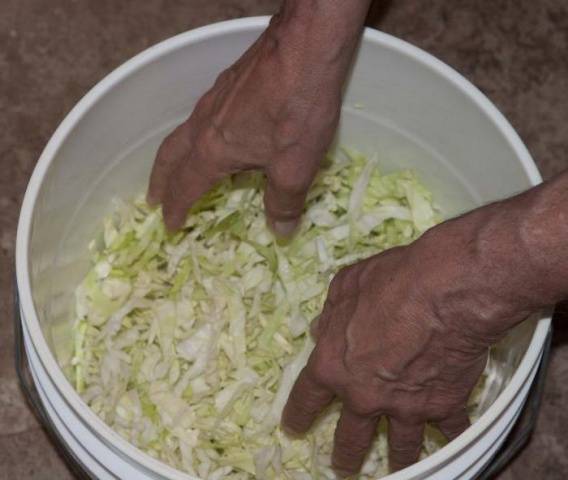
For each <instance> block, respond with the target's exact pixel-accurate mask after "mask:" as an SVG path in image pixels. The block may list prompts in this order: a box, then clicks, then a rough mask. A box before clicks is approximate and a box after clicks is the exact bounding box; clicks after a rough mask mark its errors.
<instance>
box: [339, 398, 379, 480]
mask: <svg viewBox="0 0 568 480" xmlns="http://www.w3.org/2000/svg"><path fill="white" fill-rule="evenodd" d="M377 423H378V418H377V417H362V416H360V415H357V414H355V413H352V412H351V411H350V410H347V409H346V408H343V410H342V412H341V417H340V418H339V422H338V423H337V428H336V429H335V441H334V444H333V454H332V465H333V469H334V470H335V472H336V473H337V474H338V475H340V476H342V477H348V476H351V475H355V474H357V473H358V472H359V471H360V470H361V467H362V465H363V462H364V461H365V457H366V455H367V452H368V451H369V448H370V446H371V444H372V443H373V439H374V438H375V433H376V431H377Z"/></svg>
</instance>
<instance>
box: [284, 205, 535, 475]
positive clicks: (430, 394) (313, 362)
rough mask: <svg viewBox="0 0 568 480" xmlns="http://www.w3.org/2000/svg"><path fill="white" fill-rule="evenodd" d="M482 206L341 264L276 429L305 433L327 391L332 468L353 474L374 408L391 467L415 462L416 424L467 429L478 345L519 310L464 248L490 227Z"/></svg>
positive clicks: (479, 360) (482, 359)
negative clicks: (333, 419)
mask: <svg viewBox="0 0 568 480" xmlns="http://www.w3.org/2000/svg"><path fill="white" fill-rule="evenodd" d="M493 210H495V209H494V208H493V207H490V208H488V209H487V208H486V209H485V210H483V209H480V210H478V211H477V212H475V213H474V214H470V215H468V216H465V217H462V218H459V219H457V220H453V221H450V222H446V223H445V224H442V225H440V226H438V227H434V228H433V229H431V230H430V231H429V232H427V233H426V234H425V235H423V236H422V237H421V238H420V239H419V240H417V241H416V242H414V243H413V244H412V245H410V246H407V247H399V248H395V249H392V250H389V251H386V252H384V253H382V254H380V255H376V256H374V257H371V258H369V259H367V260H364V261H362V262H359V263H357V264H355V265H352V266H350V267H347V268H345V269H343V270H342V271H340V272H339V274H338V275H337V276H336V277H335V278H334V280H333V281H332V283H331V286H330V289H329V295H328V298H327V301H326V303H325V306H324V309H323V312H322V314H321V316H320V319H319V322H318V324H317V326H316V327H315V337H316V339H317V342H316V347H315V349H314V351H313V353H312V355H311V357H310V359H309V361H308V364H307V366H306V367H305V368H304V370H303V371H302V373H301V375H300V377H299V378H298V380H297V382H296V384H295V386H294V388H293V390H292V392H291V395H290V398H289V400H288V403H287V405H286V408H285V409H284V414H283V420H282V422H283V427H284V429H285V430H286V431H289V432H292V433H295V434H301V433H304V432H306V431H307V430H308V429H309V428H310V426H311V425H312V423H313V422H314V420H315V419H316V417H317V416H318V415H319V414H320V413H321V412H322V411H323V410H324V409H325V407H326V406H327V405H328V404H329V403H330V402H331V401H332V400H333V399H334V398H335V397H338V398H339V399H340V400H341V401H342V402H343V408H342V413H341V417H340V420H339V423H338V425H337V429H336V432H335V445H334V451H333V458H332V463H333V467H334V469H335V470H336V471H337V473H339V474H341V475H344V476H348V475H353V474H355V473H357V472H358V471H359V470H360V468H361V466H362V465H363V462H364V459H365V456H366V454H367V451H368V449H369V447H370V445H371V444H372V442H373V439H374V436H375V433H376V429H377V424H378V422H379V419H380V417H381V416H382V415H386V416H387V417H388V422H389V429H388V430H389V431H388V440H389V452H390V453H389V457H390V458H389V460H390V466H391V469H393V470H398V469H401V468H404V467H406V466H409V465H410V464H412V463H414V462H415V461H416V460H417V459H418V456H419V453H420V450H421V447H422V441H423V431H424V426H425V424H426V422H432V423H433V424H435V425H436V426H437V427H438V428H439V429H440V430H441V432H442V433H443V434H445V436H446V437H447V438H448V439H450V440H451V439H453V438H454V437H456V436H458V435H459V434H460V433H461V432H463V431H464V430H465V429H466V428H467V427H468V425H469V419H468V415H467V411H466V405H467V401H468V398H469V396H470V393H471V391H472V389H473V388H474V386H475V384H476V382H477V381H478V379H479V377H480V375H481V373H482V372H483V369H484V366H485V363H486V360H487V355H488V347H489V346H490V345H491V344H492V343H494V342H495V341H496V340H497V339H498V338H500V336H501V335H502V334H503V333H504V332H505V331H506V329H507V328H508V327H509V326H510V325H512V324H514V323H518V322H519V321H521V320H522V319H523V318H525V317H526V315H527V311H526V310H525V309H524V308H522V307H521V306H520V305H518V304H515V302H514V301H513V302H510V301H509V300H508V295H507V294H508V292H504V291H503V287H502V285H504V284H503V283H502V282H501V280H500V279H498V278H497V277H498V276H499V275H495V274H493V275H492V277H488V276H487V273H488V270H486V268H491V264H489V265H486V264H485V263H484V262H485V260H484V257H482V259H481V260H480V257H479V256H477V255H476V251H475V248H474V247H473V245H474V244H475V240H472V238H473V237H472V235H473V234H472V232H475V231H477V230H478V226H477V225H483V224H484V223H485V221H486V220H487V222H490V220H488V217H492V216H493ZM505 213H506V212H505ZM493 246H494V248H495V249H496V250H497V249H498V250H500V251H502V250H507V246H506V245H496V244H494V245H493ZM493 246H492V247H493ZM510 252H511V253H512V254H513V255H514V254H515V250H514V248H511V249H510ZM485 258H489V256H488V257H485ZM503 270H504V271H503V272H501V273H502V274H503V275H505V276H507V271H506V269H505V265H503ZM509 273H512V272H509ZM509 278H512V275H511V277H509ZM492 280H494V281H495V282H497V283H496V284H495V285H493V284H492V283H491V282H492Z"/></svg>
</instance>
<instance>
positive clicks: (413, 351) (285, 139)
mask: <svg viewBox="0 0 568 480" xmlns="http://www.w3.org/2000/svg"><path fill="white" fill-rule="evenodd" d="M284 3H285V5H286V6H287V7H289V10H288V11H286V9H284V14H283V16H282V17H283V18H285V19H286V18H287V19H288V20H286V21H284V22H283V24H285V23H287V24H288V26H289V25H293V31H291V32H287V33H286V34H285V35H279V33H278V29H277V28H276V27H278V23H279V22H280V20H279V18H278V16H276V17H275V20H274V21H273V22H272V23H271V26H270V27H269V28H268V29H267V31H266V32H264V34H263V35H262V36H261V37H260V38H259V39H258V40H257V42H256V43H255V44H254V45H253V46H252V47H251V48H250V49H249V50H248V51H247V52H246V53H245V54H244V55H243V56H242V58H240V59H239V60H238V61H237V62H236V63H235V64H234V65H233V66H232V67H230V68H229V69H228V70H226V71H225V72H223V73H222V74H221V75H220V76H219V78H218V79H217V81H216V83H215V85H214V86H213V87H212V88H211V89H210V90H209V91H208V92H207V93H206V94H205V95H204V96H203V97H202V98H201V99H200V100H199V102H198V103H197V106H196V107H195V109H194V111H193V113H192V114H191V116H190V117H189V118H188V120H186V121H185V122H184V123H183V124H182V125H180V126H179V127H178V128H177V129H176V130H175V131H174V132H173V133H172V134H171V135H169V136H168V137H167V138H166V140H165V141H164V142H163V144H162V145H161V147H160V149H159V151H158V155H157V158H156V161H155V164H154V168H153V170H152V175H151V181H150V187H149V191H148V201H149V202H150V203H152V204H161V205H162V209H163V213H164V220H165V222H166V225H167V226H168V228H169V229H170V230H176V229H178V228H180V227H181V226H182V225H183V223H184V221H185V217H186V214H187V211H188V209H189V208H190V207H191V205H192V204H193V203H194V202H195V201H196V200H197V199H198V198H199V197H200V196H201V195H202V194H204V193H205V192H206V191H208V190H209V189H210V188H211V187H212V186H213V185H214V184H215V183H216V182H218V181H219V180H221V179H222V178H224V177H226V176H228V175H230V174H233V173H236V172H240V171H244V170H251V169H257V170H261V171H263V172H264V173H265V175H266V177H267V184H266V190H265V206H266V214H267V220H268V223H269V225H270V226H271V228H272V229H273V230H274V231H275V232H276V233H278V234H279V235H284V236H288V235H291V234H292V233H293V232H294V231H295V229H296V227H297V225H298V222H299V220H300V217H301V213H302V209H303V204H304V200H305V196H306V193H307V190H308V188H309V186H310V184H311V182H312V180H313V178H314V176H315V174H316V173H317V169H318V167H319V164H320V162H321V160H322V158H323V156H324V154H325V152H326V150H327V148H328V147H329V144H330V142H331V140H332V137H333V135H334V132H335V128H336V126H337V122H338V118H339V111H340V104H341V85H342V83H343V81H344V79H345V75H346V73H347V70H348V66H349V62H350V58H351V56H352V54H353V51H354V48H355V45H356V39H357V35H358V33H357V32H359V31H360V28H361V27H362V18H363V17H364V12H365V11H366V8H367V4H368V2H366V1H363V0H361V1H360V2H346V1H345V2H343V1H339V0H325V2H318V1H316V0H312V1H310V2H306V1H303V0H302V1H299V0H287V1H286V2H284ZM355 7H357V8H355ZM300 9H305V10H303V11H302V12H300ZM357 9H358V10H357ZM310 10H313V12H311V13H310ZM304 19H307V21H304ZM318 19H322V21H321V22H318ZM342 32H343V34H342ZM283 39H289V42H290V43H288V44H287V45H285V42H284V41H283ZM336 40H337V41H336ZM333 46H335V47H336V50H333V48H331V49H330V47H333ZM566 192H568V174H564V175H562V176H559V177H558V178H557V179H556V180H555V181H554V182H551V183H550V184H549V185H544V186H542V187H539V188H537V189H533V190H531V191H529V192H528V193H527V194H525V195H521V196H519V197H517V198H514V199H512V200H510V201H506V202H502V203H500V204H494V205H490V206H487V207H484V208H482V209H478V210H476V211H474V212H473V213H470V214H468V215H466V216H464V217H461V218H458V219H456V220H452V221H450V222H446V223H444V224H442V225H440V226H438V227H435V228H433V229H432V230H430V231H429V232H427V233H426V234H425V235H424V236H423V237H421V238H420V239H419V240H418V241H416V242H415V243H413V244H412V245H410V246H407V247H402V248H397V249H393V250H391V251H388V252H385V253H383V254H381V255H377V256H375V257H372V258H370V259H368V260H365V261H362V262H360V263H357V264H356V265H353V266H351V267H348V268H346V269H344V270H342V271H341V272H340V273H339V274H338V275H337V276H336V278H335V279H334V280H333V282H332V285H331V287H330V292H329V297H328V299H327V302H326V304H325V307H324V310H323V312H322V315H321V317H320V321H319V323H318V325H317V326H316V328H315V333H316V337H317V344H316V348H315V350H314V352H313V354H312V356H311V358H310V360H309V363H308V365H307V366H306V368H305V369H304V370H303V372H302V374H301V376H300V377H299V379H298V381H297V383H296V385H295V387H294V389H293V391H292V394H291V396H290V399H289V402H288V404H287V406H286V408H285V411H284V414H283V427H284V428H285V429H286V430H287V431H289V432H291V433H294V434H301V433H303V432H306V431H307V430H308V429H309V427H310V426H311V424H312V423H313V421H314V419H315V418H316V417H317V416H318V415H319V414H320V413H321V412H322V410H323V409H324V408H325V406H326V405H327V404H329V403H330V402H331V401H332V399H333V398H336V397H337V398H339V399H340V400H341V401H342V402H343V412H342V416H341V420H340V421H339V424H338V427H337V431H336V439H335V447H334V453H333V465H334V468H335V469H336V470H337V472H338V473H340V474H341V475H344V476H346V475H351V474H355V473H356V472H358V471H359V469H360V467H361V464H362V462H363V461H364V457H365V455H366V453H367V450H368V448H369V445H370V443H371V441H372V438H373V435H374V433H375V430H376V425H377V422H378V419H379V417H380V416H382V415H386V416H387V417H388V420H389V445H390V464H391V468H392V469H394V470H398V469H400V468H403V467H405V466H407V465H410V464H411V463H413V462H414V461H416V459H417V458H418V454H419V450H420V447H421V445H422V434H423V429H424V424H425V422H431V423H433V424H435V425H437V426H438V427H439V428H440V430H441V431H442V432H443V433H444V434H445V435H446V436H447V437H448V438H449V439H452V438H454V437H456V436H457V435H459V434H460V433H461V432H462V431H463V430H464V429H465V428H466V427H467V426H468V423H469V421H468V418H467V415H466V409H465V408H466V402H467V399H468V397H469V395H470V392H471V390H472V388H473V387H474V385H475V383H476V382H477V380H478V378H479V375H480V374H481V372H482V370H483V367H484V364H485V361H486V358H487V353H488V347H489V346H490V345H491V344H493V343H494V342H495V341H497V340H498V339H499V338H501V336H502V335H503V334H504V333H505V332H506V330H507V329H508V328H510V327H512V326H513V325H515V324H516V323H518V322H520V321H521V320H522V319H523V318H525V317H526V316H527V315H528V314H529V313H530V312H532V311H535V309H537V308H540V307H542V306H545V305H552V304H553V303H554V302H556V301H558V300H560V299H562V298H566V292H567V290H568V286H567V285H566V284H565V280H564V279H566V278H568V273H567V272H568V264H567V262H568V260H567V259H568V243H566V242H565V238H566V236H567V235H568V231H566V230H567V227H566V225H568V222H566V219H565V218H564V213H563V212H565V211H566V205H567V204H568V198H567V197H568V195H567V193H566Z"/></svg>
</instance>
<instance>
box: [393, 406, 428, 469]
mask: <svg viewBox="0 0 568 480" xmlns="http://www.w3.org/2000/svg"><path fill="white" fill-rule="evenodd" d="M423 436H424V424H423V423H408V422H403V421H400V420H398V419H396V418H393V417H389V429H388V440H389V465H390V468H391V470H392V471H397V470H401V469H403V468H405V467H408V466H410V465H412V464H413V463H414V462H416V460H418V457H419V455H420V449H421V448H422V440H423Z"/></svg>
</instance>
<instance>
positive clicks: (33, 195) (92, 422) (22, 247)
mask: <svg viewBox="0 0 568 480" xmlns="http://www.w3.org/2000/svg"><path fill="white" fill-rule="evenodd" d="M269 18H270V17H267V16H263V17H248V18H241V19H234V20H227V21H223V22H218V23H214V24H211V25H206V26H203V27H200V28H197V29H194V30H190V31H187V32H184V33H181V34H179V35H176V36H174V37H171V38H169V39H166V40H164V41H162V42H160V43H158V44H156V45H154V46H152V47H149V48H148V49H146V50H144V51H143V52H141V53H139V54H138V55H136V56H135V57H133V58H132V59H130V60H128V61H127V62H125V63H124V64H122V65H121V66H119V67H118V68H116V69H115V70H114V71H112V72H111V73H110V74H109V75H107V76H106V77H105V78H103V79H102V80H101V81H100V82H98V83H97V84H96V85H95V86H94V87H93V88H92V89H91V90H90V91H89V92H88V93H87V94H86V95H85V96H84V97H83V98H82V99H81V100H80V101H79V102H78V103H77V104H76V105H75V107H74V108H73V109H72V110H71V111H70V112H69V113H68V115H67V116H66V117H65V119H64V120H63V121H62V122H61V124H60V125H59V126H58V128H57V129H56V131H55V132H54V134H53V135H52V137H51V138H50V140H49V142H48V143H47V145H46V147H45V148H44V150H43V152H42V154H41V156H40V158H39V160H38V162H37V165H36V167H35V169H34V171H33V173H32V176H31V178H30V181H29V183H28V186H27V189H26V193H25V196H24V200H23V203H22V207H21V211H20V216H19V221H18V230H17V237H16V277H17V288H18V292H19V295H20V298H21V310H22V321H23V322H25V324H26V327H27V329H26V330H27V332H28V333H29V335H30V339H31V342H32V344H33V347H34V348H35V350H36V352H37V353H38V357H39V359H40V361H41V363H42V365H43V367H44V369H45V371H46V373H47V375H48V376H49V379H50V380H51V381H52V382H53V384H54V385H55V386H56V388H57V390H58V391H59V393H60V394H61V395H62V397H63V398H64V399H65V401H66V403H67V404H68V405H69V407H70V408H71V409H72V410H73V411H74V413H75V414H76V415H77V416H78V417H79V418H80V420H81V421H82V422H83V423H84V424H86V425H87V426H89V428H90V430H91V431H92V432H93V433H94V434H95V435H97V436H98V437H99V438H101V439H104V440H105V442H107V443H108V444H109V445H110V446H111V447H112V448H114V449H115V450H117V451H119V452H120V453H121V454H122V455H123V456H125V457H127V458H130V459H132V460H134V461H136V462H137V463H138V464H139V465H141V466H143V467H144V468H145V469H147V470H149V471H150V472H152V473H154V474H158V475H162V476H164V477H168V478H170V479H173V480H188V479H192V480H198V479H197V477H194V476H191V475H189V474H186V473H184V472H181V471H180V470H177V469H175V468H173V467H171V466H169V465H167V464H165V463H163V462H162V461H160V460H157V459H155V458H153V457H151V456H150V455H148V454H146V453H144V452H143V451H141V450H140V449H138V448H137V447H135V446H134V445H132V444H131V443H129V442H128V441H127V440H126V439H124V438H123V437H121V436H120V435H119V434H118V433H116V432H115V431H114V430H113V429H112V428H111V427H110V426H108V425H107V424H105V423H104V422H103V420H102V419H100V418H99V417H98V416H97V415H96V414H95V413H94V412H93V411H92V410H91V409H90V407H88V406H87V404H86V403H85V402H84V401H83V400H82V399H81V397H80V396H79V394H78V393H77V392H76V391H75V389H74V388H73V387H72V385H71V384H70V383H69V381H68V380H67V378H66V377H65V376H64V374H63V372H62V370H61V368H60V367H59V365H58V363H57V361H56V359H55V356H54V355H53V353H52V352H51V350H50V349H49V346H48V345H47V342H46V340H45V338H44V336H43V332H42V330H41V327H40V322H39V318H38V315H37V311H36V308H35V305H34V302H33V296H32V287H31V275H30V265H29V262H30V260H29V248H30V239H31V234H32V227H33V213H34V210H35V205H36V201H37V199H38V194H39V192H40V188H41V185H42V181H43V178H44V177H45V175H46V172H47V171H48V169H49V167H50V165H51V163H52V161H53V159H54V158H55V157H56V155H57V153H58V151H59V149H60V147H61V145H62V144H63V143H64V142H65V141H66V139H67V138H68V136H69V134H70V133H71V132H72V130H73V128H74V126H75V125H76V124H77V123H78V122H79V121H80V120H81V119H82V118H83V116H84V115H85V114H86V113H87V112H88V111H89V109H90V108H91V107H92V106H93V105H94V104H95V103H96V102H97V101H98V100H99V99H100V98H101V97H103V96H104V95H106V94H107V93H108V92H109V91H111V90H112V89H113V88H114V87H115V86H116V85H118V84H119V83H121V82H122V81H124V80H125V79H127V78H128V77H129V76H130V75H132V74H133V73H135V72H136V71H138V70H139V69H141V68H143V67H144V66H146V65H148V64H150V63H151V62H153V61H155V60H156V59H158V58H160V57H162V56H165V55H168V54H171V53H172V52H174V51H176V50H178V49H181V48H184V47H185V46H187V45H190V44H193V43H197V42H201V41H204V40H207V39H210V38H214V37H222V36H223V35H225V34H227V33H237V32H243V31H249V32H258V33H259V34H260V32H261V31H262V30H263V29H264V28H265V27H266V26H267V24H268V21H269ZM363 42H365V43H368V44H374V45H377V46H380V47H382V48H388V49H391V50H392V51H395V52H396V53H398V54H401V55H403V56H406V57H408V58H410V59H412V60H414V61H416V62H418V63H420V64H421V65H422V66H423V67H426V68H429V69H430V70H432V71H433V72H435V73H436V74H438V75H440V76H441V77H443V79H444V80H446V81H448V82H449V83H450V84H452V85H453V87H455V88H456V89H457V90H459V91H460V92H461V93H462V94H463V95H465V96H466V97H468V98H469V99H470V100H471V101H472V102H473V103H474V104H475V105H476V106H477V107H478V108H479V109H480V110H481V111H482V112H483V113H484V114H485V115H486V117H487V119H488V120H489V121H491V123H492V124H493V125H494V127H495V128H496V129H497V130H498V131H499V132H500V134H501V135H502V136H503V138H504V139H505V140H506V141H507V143H508V144H509V146H510V147H511V149H512V150H513V151H514V152H515V155H516V157H517V158H518V160H519V163H520V166H521V167H522V169H523V170H524V172H525V174H526V175H527V177H528V179H529V181H530V182H531V184H532V185H537V184H538V183H540V182H541V181H542V177H541V176H540V173H539V172H538V169H537V167H536V165H535V163H534V161H533V159H532V157H531V155H530V153H529V152H528V150H527V148H526V146H525V145H524V144H523V142H522V140H521V139H520V137H519V136H518V134H517V133H516V131H515V130H514V129H513V127H512V126H511V125H510V124H509V122H508V121H507V120H506V119H505V117H504V116H503V115H502V114H501V112H500V111H499V110H498V109H497V108H496V107H495V106H494V105H493V103H491V101H490V100H489V99H488V98H487V97H486V96H485V95H484V94H483V93H482V92H481V91H479V90H478V89H477V88H476V87H475V86H474V85H473V84H472V83H471V82H469V81H468V80H467V79H466V78H464V77H463V76H462V75H461V74H459V73H458V72H457V71H456V70H454V69H453V68H452V67H450V66H448V65H447V64H445V63H443V62H442V61H440V60H438V59H437V58H435V57H434V56H433V55H431V54H429V53H427V52H425V51H424V50H422V49H420V48H418V47H416V46H414V45H411V44H410V43H408V42H406V41H404V40H401V39H399V38H396V37H394V36H391V35H389V34H386V33H383V32H379V31H377V30H372V29H369V28H366V29H365V32H364V36H363ZM550 322H551V319H550V316H544V317H543V318H541V319H540V320H539V321H538V322H537V324H536V326H535V330H534V333H533V335H532V338H531V341H530V343H529V345H528V347H527V350H526V352H525V353H524V355H523V358H522V359H521V361H520V363H519V366H518V367H517V369H516V371H515V373H514V374H513V376H512V378H511V380H510V381H509V384H508V385H507V386H506V387H505V389H504V390H503V391H502V392H501V393H500V394H499V396H498V397H497V399H496V400H495V402H494V403H493V404H492V405H491V406H490V407H489V408H488V409H487V411H486V412H484V413H483V415H481V416H480V418H479V419H478V420H477V421H476V422H475V423H474V424H473V425H472V426H470V427H469V428H468V429H467V430H466V431H465V432H463V433H462V434H461V435H460V436H459V437H457V438H456V439H454V440H453V441H452V442H449V443H448V444H447V445H446V446H444V447H443V448H442V449H440V450H438V451H437V452H435V453H434V454H432V455H430V456H429V457H427V458H425V459H423V460H421V461H419V462H418V463H416V464H414V465H412V466H411V467H408V468H406V469H404V470H402V471H400V472H396V473H393V474H390V475H388V476H387V477H383V478H384V479H388V480H403V479H407V478H412V477H413V476H415V475H418V474H420V473H425V472H429V471H432V470H433V469H435V468H436V466H437V465H443V464H445V463H447V462H449V461H450V460H451V459H452V458H454V457H455V456H456V455H458V454H459V453H460V452H462V451H463V450H464V449H466V448H467V447H468V445H470V444H472V443H474V442H475V440H476V439H477V438H478V437H480V436H481V434H482V433H484V432H485V431H486V430H488V429H489V428H490V427H491V426H492V425H493V424H494V423H495V421H496V420H497V419H498V418H499V417H500V416H501V415H502V414H503V412H504V411H505V410H506V409H507V407H508V406H509V405H510V404H511V402H512V401H513V400H514V398H515V397H516V395H517V392H518V391H519V390H520V389H521V387H522V386H523V385H524V384H525V382H526V381H527V379H528V377H529V375H530V373H531V371H532V368H533V367H534V365H535V364H536V363H537V362H538V360H539V358H540V354H541V352H542V348H543V345H544V342H545V339H546V335H547V332H548V330H549V327H550Z"/></svg>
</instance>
